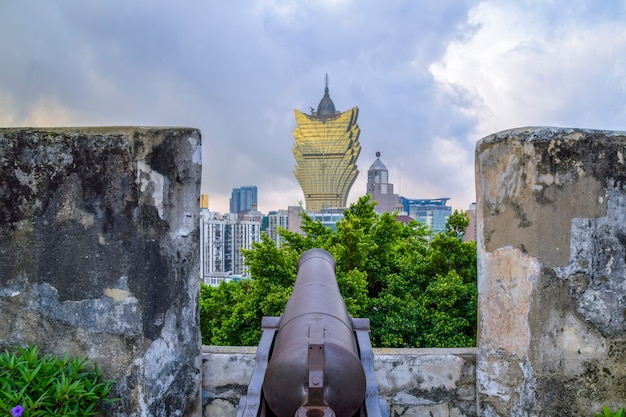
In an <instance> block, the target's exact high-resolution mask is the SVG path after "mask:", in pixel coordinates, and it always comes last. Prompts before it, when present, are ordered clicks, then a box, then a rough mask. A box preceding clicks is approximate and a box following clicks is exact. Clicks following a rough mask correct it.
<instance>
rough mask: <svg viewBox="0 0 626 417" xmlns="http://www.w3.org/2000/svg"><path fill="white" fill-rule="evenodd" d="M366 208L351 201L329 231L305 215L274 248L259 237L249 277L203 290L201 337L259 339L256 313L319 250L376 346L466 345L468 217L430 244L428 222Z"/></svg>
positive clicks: (471, 316)
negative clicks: (328, 257) (332, 264)
mask: <svg viewBox="0 0 626 417" xmlns="http://www.w3.org/2000/svg"><path fill="white" fill-rule="evenodd" d="M374 204H375V203H373V202H371V201H370V200H369V197H368V196H364V197H362V198H361V199H359V200H358V201H357V202H356V203H354V204H353V205H352V206H350V207H349V208H348V209H347V210H346V211H345V212H344V218H343V219H342V220H341V221H339V222H338V223H337V227H336V230H335V231H333V230H331V229H330V228H328V227H326V226H324V225H323V224H322V223H321V222H319V221H313V220H312V219H311V218H310V217H308V216H306V214H304V215H303V218H302V230H303V231H304V234H299V233H295V232H290V231H287V230H284V229H283V230H281V231H280V234H281V236H282V237H283V239H284V241H285V243H284V244H283V246H282V247H281V248H277V247H276V245H275V244H274V242H273V241H272V240H271V239H269V237H267V236H265V235H264V236H263V237H262V239H261V242H258V243H255V244H254V247H253V248H252V249H251V250H248V251H246V253H245V255H246V263H247V264H248V265H249V266H250V272H251V275H252V276H253V277H254V279H253V280H248V281H242V282H239V283H222V284H221V285H220V286H219V287H217V288H212V287H208V286H205V285H203V286H202V295H201V304H200V311H201V325H202V338H203V343H204V344H214V345H254V344H258V341H259V337H260V323H261V317H262V316H264V315H266V316H278V315H280V314H281V313H282V311H283V309H284V307H285V303H286V302H287V299H288V298H289V296H290V295H291V291H292V287H293V283H294V281H295V277H296V263H297V260H298V258H299V256H300V255H301V254H302V253H303V252H304V251H306V250H308V249H311V248H322V249H325V250H327V251H329V252H330V253H331V254H332V255H333V256H334V258H335V260H336V263H337V271H336V274H337V282H338V284H339V288H340V290H341V293H342V296H343V298H344V300H345V302H346V306H347V308H348V311H349V312H350V314H351V315H352V316H353V317H367V318H369V319H370V321H371V328H372V333H371V337H372V344H373V345H374V346H382V347H465V346H474V345H475V339H476V298H477V289H476V273H477V272H476V244H475V243H474V242H463V232H464V231H465V227H467V224H468V223H469V219H468V218H467V216H466V215H465V214H462V213H460V212H454V213H453V214H452V215H451V216H450V218H449V219H448V222H447V225H446V230H445V231H444V232H442V233H439V234H435V235H434V236H433V238H432V240H429V239H428V236H430V235H431V233H430V231H429V230H428V228H427V227H426V226H424V225H422V224H420V223H418V222H416V221H413V222H411V223H409V224H403V223H400V222H397V221H396V220H395V216H394V215H393V214H389V213H384V214H381V215H378V214H376V212H375V211H374Z"/></svg>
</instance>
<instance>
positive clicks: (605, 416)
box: [595, 405, 626, 417]
mask: <svg viewBox="0 0 626 417" xmlns="http://www.w3.org/2000/svg"><path fill="white" fill-rule="evenodd" d="M625 416H626V410H625V409H624V408H620V409H618V410H616V411H615V412H612V411H611V409H610V408H609V407H607V406H606V405H605V406H604V407H602V413H600V414H595V417H625Z"/></svg>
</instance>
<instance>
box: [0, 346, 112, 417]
mask: <svg viewBox="0 0 626 417" xmlns="http://www.w3.org/2000/svg"><path fill="white" fill-rule="evenodd" d="M112 387H113V382H112V381H106V380H103V379H102V372H101V371H100V370H99V369H98V367H97V365H95V364H94V365H93V367H91V366H90V363H89V361H88V360H87V359H86V358H73V359H70V358H68V356H67V355H66V356H64V357H63V358H62V359H57V358H55V357H54V356H51V355H47V356H41V355H40V354H39V348H38V347H36V346H30V347H28V348H17V350H16V351H15V352H12V353H11V352H9V351H8V350H5V351H4V352H2V353H0V416H9V415H10V416H12V417H43V416H73V417H86V416H95V415H97V414H98V413H99V412H100V411H102V410H101V407H102V405H103V404H106V403H109V402H112V401H116V399H112V398H108V397H107V396H108V395H109V392H110V391H111V388H112Z"/></svg>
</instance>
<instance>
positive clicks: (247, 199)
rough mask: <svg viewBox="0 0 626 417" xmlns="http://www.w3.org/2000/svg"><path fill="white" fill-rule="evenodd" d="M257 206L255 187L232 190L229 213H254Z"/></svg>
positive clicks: (249, 186)
mask: <svg viewBox="0 0 626 417" xmlns="http://www.w3.org/2000/svg"><path fill="white" fill-rule="evenodd" d="M257 204H258V197H257V188H256V185H246V186H244V187H239V188H233V192H232V194H231V196H230V212H231V213H239V212H242V211H256V209H257Z"/></svg>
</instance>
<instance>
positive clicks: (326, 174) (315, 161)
mask: <svg viewBox="0 0 626 417" xmlns="http://www.w3.org/2000/svg"><path fill="white" fill-rule="evenodd" d="M294 112H295V115H296V123H297V127H296V128H295V129H294V131H293V137H294V139H295V141H296V142H295V144H294V146H293V155H294V157H295V159H296V167H295V170H294V175H295V176H296V179H297V180H298V182H299V183H300V187H301V188H302V192H303V193H304V200H305V205H306V209H307V210H309V211H321V210H322V209H325V208H331V207H341V208H343V207H346V202H347V200H348V193H349V192H350V188H352V184H354V181H355V180H356V177H357V176H358V175H359V171H358V169H357V166H356V160H357V158H358V157H359V153H360V152H361V145H360V144H359V134H360V133H361V130H360V129H359V126H358V125H357V123H356V120H357V117H358V115H359V109H358V107H353V108H352V109H350V110H348V111H346V112H343V113H342V112H340V111H336V110H335V104H334V103H333V101H332V100H331V98H330V95H329V94H328V74H326V87H325V89H324V97H323V98H322V100H321V101H320V103H319V105H318V106H317V111H315V110H313V108H311V114H305V113H302V112H300V111H298V110H294Z"/></svg>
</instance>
